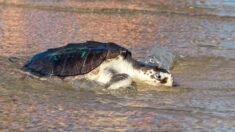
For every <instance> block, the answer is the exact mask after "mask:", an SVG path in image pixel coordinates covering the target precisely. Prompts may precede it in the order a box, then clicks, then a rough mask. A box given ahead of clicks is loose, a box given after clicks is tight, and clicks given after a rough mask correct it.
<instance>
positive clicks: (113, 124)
mask: <svg viewBox="0 0 235 132" xmlns="http://www.w3.org/2000/svg"><path fill="white" fill-rule="evenodd" d="M3 1H4V0H0V2H3ZM141 1H142V0H141ZM141 1H131V2H133V3H135V5H136V6H137V7H138V5H142V4H143V3H144V5H143V6H142V8H146V7H149V8H151V9H153V8H156V7H157V6H156V5H155V4H156V3H157V2H156V1H158V2H159V1H161V2H162V3H163V2H164V4H168V3H170V4H172V5H175V4H176V3H175V1H164V0H156V1H152V0H149V1H147V2H143V1H142V2H141ZM5 2H9V3H10V2H12V3H14V4H25V3H26V4H29V5H26V6H15V5H2V4H1V5H0V12H1V13H0V29H1V30H0V32H1V33H0V34H1V35H0V54H1V56H0V91H1V92H0V106H1V109H0V129H3V130H6V131H7V130H8V131H19V130H20V131H26V130H27V131H28V130H29V131H38V130H41V131H79V130H81V131H91V130H106V131H112V130H114V129H115V130H117V131H118V130H119V131H172V130H174V131H211V130H215V131H234V128H235V124H234V120H235V119H234V117H235V111H234V109H235V101H234V95H235V90H234V86H235V84H234V80H235V78H234V77H235V71H234V66H235V62H234V57H235V52H234V46H233V43H234V38H235V34H234V29H235V27H234V25H235V23H234V18H231V17H230V18H226V17H219V16H213V17H211V16H207V15H205V16H193V17H192V16H189V15H180V14H177V13H176V14H174V13H173V14H171V13H169V14H164V13H163V14H161V13H156V14H155V13H146V14H145V13H143V12H142V13H143V14H131V13H129V12H125V13H123V14H120V13H119V12H113V13H102V11H101V12H100V13H94V14H93V13H78V12H77V13H76V11H74V12H69V11H67V9H66V10H64V11H58V10H56V9H55V10H54V8H53V9H51V10H45V9H41V8H39V7H37V8H35V7H31V6H32V5H40V6H41V5H42V6H43V5H46V6H48V5H50V4H51V5H55V6H62V7H63V6H73V7H79V6H80V5H79V2H77V1H72V2H71V1H67V0H52V1H47V0H45V1H32V0H24V1H23V0H22V1H21V0H18V1H13V0H11V1H5ZM92 2H94V1H89V2H88V3H92ZM102 2H103V3H105V2H106V3H108V2H109V1H99V2H98V3H99V4H100V3H102ZM177 2H178V3H177V4H182V5H184V4H185V2H189V1H180V2H179V1H177ZM88 3H86V2H84V1H83V5H85V4H88ZM112 3H113V4H114V5H115V3H116V2H113V1H112ZM117 3H119V5H118V4H117V5H115V6H117V7H118V6H120V5H123V6H122V7H126V6H128V5H125V2H124V1H119V0H118V2H117ZM120 3H122V4H120ZM123 3H124V4H123ZM146 3H148V4H146ZM162 3H161V4H162ZM205 3H207V1H205ZM99 4H98V6H97V7H99V6H101V5H102V4H100V5H99ZM193 4H195V3H193ZM196 4H197V3H196ZM28 6H30V7H28ZM87 6H96V4H92V5H89V4H88V5H87ZM110 6H111V4H110ZM117 7H115V8H117ZM129 8H136V7H129ZM149 8H148V9H149ZM69 9H70V8H69ZM185 9H186V11H187V12H191V10H192V9H193V8H191V9H190V11H188V10H189V9H188V8H185ZM70 10H71V9H70ZM171 10H174V11H175V10H177V9H175V8H171ZM114 11H117V10H114ZM127 11H130V10H127ZM195 11H196V12H197V11H198V10H196V9H195ZM204 11H205V10H204ZM204 11H203V12H204ZM203 12H201V13H203ZM91 39H93V40H96V41H103V42H106V41H112V42H116V43H120V44H122V45H124V46H126V47H128V48H131V49H132V51H133V52H134V56H135V57H138V59H143V58H144V57H145V55H146V53H148V52H149V51H150V50H151V49H152V47H153V46H159V47H166V48H168V49H169V50H171V51H173V52H174V53H175V54H177V55H178V56H184V58H183V59H180V60H178V61H177V63H176V65H175V66H174V68H173V70H172V73H173V75H174V77H175V80H176V82H177V83H179V85H180V86H179V87H176V88H165V87H151V86H146V85H138V86H137V88H138V92H137V93H135V94H132V95H129V94H124V95H115V94H112V93H111V94H110V93H108V92H107V91H100V90H97V89H96V87H95V88H94V89H92V88H91V89H89V90H87V89H79V88H74V87H73V86H71V84H68V83H66V82H65V81H63V80H60V79H56V78H50V79H48V80H40V79H37V78H32V77H30V76H28V75H27V74H26V73H22V71H21V69H20V67H21V66H22V65H23V63H24V62H25V61H26V60H28V59H26V58H24V57H20V59H19V60H18V59H15V60H11V62H10V61H9V60H8V58H7V57H6V56H32V54H34V53H37V52H40V51H42V50H45V49H48V48H51V47H58V46H61V45H64V44H66V43H68V42H82V41H86V40H91ZM185 56H186V57H185ZM192 56H193V57H194V58H190V57H192ZM202 56H203V57H202ZM206 56H207V57H206ZM21 61H22V62H21Z"/></svg>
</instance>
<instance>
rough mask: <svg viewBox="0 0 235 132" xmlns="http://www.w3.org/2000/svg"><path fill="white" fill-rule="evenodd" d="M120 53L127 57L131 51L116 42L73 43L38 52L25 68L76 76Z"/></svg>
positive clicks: (37, 72)
mask: <svg viewBox="0 0 235 132" xmlns="http://www.w3.org/2000/svg"><path fill="white" fill-rule="evenodd" d="M118 55H122V56H123V57H127V56H131V52H130V51H128V50H127V49H125V48H123V47H121V46H119V45H117V44H115V43H101V42H95V41H87V42H85V43H71V44H67V45H66V46H63V47H59V48H53V49H48V50H47V51H45V52H42V53H39V54H36V55H35V56H33V57H32V59H31V60H30V61H29V62H28V63H27V64H25V65H24V67H23V69H24V70H26V71H30V72H32V73H34V74H37V75H41V76H51V75H54V76H60V77H66V76H74V75H80V74H86V73H88V72H90V71H91V70H93V69H95V68H96V67H98V66H99V65H100V64H101V63H102V62H103V61H104V60H106V59H111V58H115V57H117V56H118Z"/></svg>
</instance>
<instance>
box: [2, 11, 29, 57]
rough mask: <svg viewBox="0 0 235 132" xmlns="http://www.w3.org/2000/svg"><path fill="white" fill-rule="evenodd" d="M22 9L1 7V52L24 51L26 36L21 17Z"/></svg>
mask: <svg viewBox="0 0 235 132" xmlns="http://www.w3.org/2000/svg"><path fill="white" fill-rule="evenodd" d="M23 15H24V14H22V9H19V10H15V9H12V8H2V9H1V14H0V18H1V25H0V26H1V27H0V29H1V31H2V32H3V33H2V36H1V37H0V41H1V48H0V52H1V53H2V54H14V53H21V54H22V53H23V54H24V53H25V51H24V48H25V46H26V45H25V44H26V37H27V36H25V34H24V23H25V21H24V20H23V19H22V17H23Z"/></svg>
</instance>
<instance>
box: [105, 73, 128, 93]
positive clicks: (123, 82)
mask: <svg viewBox="0 0 235 132" xmlns="http://www.w3.org/2000/svg"><path fill="white" fill-rule="evenodd" d="M131 84H132V79H131V77H130V76H129V75H127V74H114V75H113V76H112V77H111V79H110V81H109V82H108V83H107V84H106V86H105V87H106V88H107V89H111V90H115V89H120V88H128V87H132V86H131Z"/></svg>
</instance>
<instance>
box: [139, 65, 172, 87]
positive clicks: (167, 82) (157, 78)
mask: <svg viewBox="0 0 235 132" xmlns="http://www.w3.org/2000/svg"><path fill="white" fill-rule="evenodd" d="M143 72H144V77H143V78H145V79H144V80H145V82H146V83H148V84H150V85H155V86H157V85H164V86H169V87H172V86H173V77H172V75H171V74H170V73H169V72H168V71H167V70H165V69H162V68H159V67H149V68H147V69H145V70H144V71H143Z"/></svg>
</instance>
